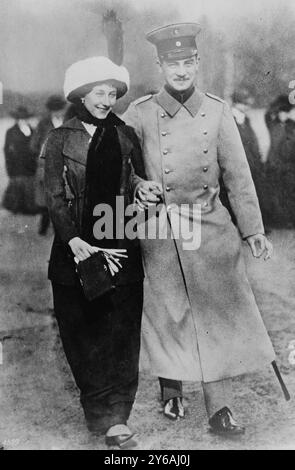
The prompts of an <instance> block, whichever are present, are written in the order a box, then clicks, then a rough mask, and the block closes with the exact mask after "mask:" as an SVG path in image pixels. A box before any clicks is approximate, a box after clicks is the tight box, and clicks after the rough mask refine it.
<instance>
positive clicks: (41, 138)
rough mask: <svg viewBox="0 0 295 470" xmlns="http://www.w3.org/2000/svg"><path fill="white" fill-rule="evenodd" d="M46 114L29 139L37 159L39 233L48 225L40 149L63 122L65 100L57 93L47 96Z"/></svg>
mask: <svg viewBox="0 0 295 470" xmlns="http://www.w3.org/2000/svg"><path fill="white" fill-rule="evenodd" d="M46 109H47V114H46V116H45V117H44V118H43V119H41V121H40V122H39V124H38V126H37V128H36V130H35V132H34V133H33V136H32V140H31V150H32V152H33V153H34V155H35V156H36V159H37V161H38V168H37V173H36V191H35V202H36V205H37V206H38V207H39V208H40V212H41V220H40V225H39V234H40V235H46V233H47V230H48V228H49V225H50V219H49V214H48V209H47V207H46V204H45V194H44V168H43V160H42V159H40V158H39V155H40V153H41V149H42V146H43V144H44V143H45V140H46V138H47V135H48V133H49V131H51V130H52V129H56V128H57V127H60V126H61V125H62V124H63V121H64V116H65V110H66V102H65V101H64V99H63V98H62V97H61V96H59V95H52V96H50V97H49V98H48V100H47V102H46Z"/></svg>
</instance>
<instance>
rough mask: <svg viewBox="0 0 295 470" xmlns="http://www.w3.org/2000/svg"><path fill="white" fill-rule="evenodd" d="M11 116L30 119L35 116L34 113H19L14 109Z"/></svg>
mask: <svg viewBox="0 0 295 470" xmlns="http://www.w3.org/2000/svg"><path fill="white" fill-rule="evenodd" d="M10 116H11V117H13V118H14V119H29V118H31V117H33V116H34V113H18V112H17V111H12V112H11V113H10Z"/></svg>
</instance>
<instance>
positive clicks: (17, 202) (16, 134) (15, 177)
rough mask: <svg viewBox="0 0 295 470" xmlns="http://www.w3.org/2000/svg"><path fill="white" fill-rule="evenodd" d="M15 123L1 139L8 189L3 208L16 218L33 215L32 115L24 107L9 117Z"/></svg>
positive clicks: (34, 211)
mask: <svg viewBox="0 0 295 470" xmlns="http://www.w3.org/2000/svg"><path fill="white" fill-rule="evenodd" d="M11 115H12V117H13V118H14V119H15V124H14V125H13V127H11V128H10V129H8V131H7V133H6V138H5V146H4V154H5V163H6V171H7V175H8V177H9V185H8V187H7V189H6V191H5V194H4V198H3V207H5V209H7V210H9V211H11V212H13V213H15V214H17V213H21V214H36V212H37V207H36V205H35V200H34V181H35V179H34V175H35V172H36V158H35V156H34V154H33V152H31V150H30V141H31V136H32V128H31V126H30V118H31V117H32V114H31V113H30V112H29V111H28V109H27V108H26V107H24V106H19V107H18V108H17V109H16V110H15V111H14V112H12V113H11Z"/></svg>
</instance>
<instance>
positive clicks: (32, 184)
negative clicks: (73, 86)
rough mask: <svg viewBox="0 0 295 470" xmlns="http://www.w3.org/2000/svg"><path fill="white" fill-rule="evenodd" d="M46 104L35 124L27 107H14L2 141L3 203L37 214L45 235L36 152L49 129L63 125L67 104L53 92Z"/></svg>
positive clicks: (41, 175) (45, 213) (11, 208)
mask: <svg viewBox="0 0 295 470" xmlns="http://www.w3.org/2000/svg"><path fill="white" fill-rule="evenodd" d="M45 107H46V112H45V115H44V116H43V117H42V118H41V119H40V120H39V122H38V125H37V127H35V128H33V126H32V118H33V117H34V115H33V113H32V112H31V111H29V110H28V108H27V107H25V106H18V107H17V108H16V110H13V111H12V112H11V117H13V118H14V120H15V123H14V125H13V126H12V127H11V128H10V129H8V131H7V133H6V138H5V145H4V156H5V163H6V172H7V176H8V178H9V184H8V187H7V188H6V191H5V193H4V197H3V201H2V205H3V207H4V208H5V209H7V210H9V211H10V212H12V213H14V214H28V215H35V214H40V225H39V234H40V235H46V233H47V230H48V227H49V225H50V219H49V214H48V209H47V207H46V203H45V194H44V168H43V160H42V159H40V158H39V156H40V152H41V149H42V146H43V145H44V143H45V141H46V138H47V135H48V133H49V131H50V130H51V129H55V128H56V127H59V126H61V125H62V123H63V121H64V118H65V115H66V109H67V104H66V101H65V100H64V99H63V98H62V97H60V96H59V95H52V96H50V97H49V98H48V99H47V101H46V104H45Z"/></svg>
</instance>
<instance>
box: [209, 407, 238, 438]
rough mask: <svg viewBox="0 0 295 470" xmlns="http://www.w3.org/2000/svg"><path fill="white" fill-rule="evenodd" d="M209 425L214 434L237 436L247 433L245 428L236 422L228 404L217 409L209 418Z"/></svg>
mask: <svg viewBox="0 0 295 470" xmlns="http://www.w3.org/2000/svg"><path fill="white" fill-rule="evenodd" d="M209 425H210V427H211V429H210V431H211V432H213V433H214V434H223V435H230V436H237V435H239V434H244V433H245V428H244V427H243V426H240V425H239V424H238V423H237V422H236V420H235V419H234V418H233V415H232V412H231V411H230V409H229V408H227V406H225V407H224V408H222V409H221V410H219V411H217V413H215V414H214V415H213V416H212V418H210V419H209Z"/></svg>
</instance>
